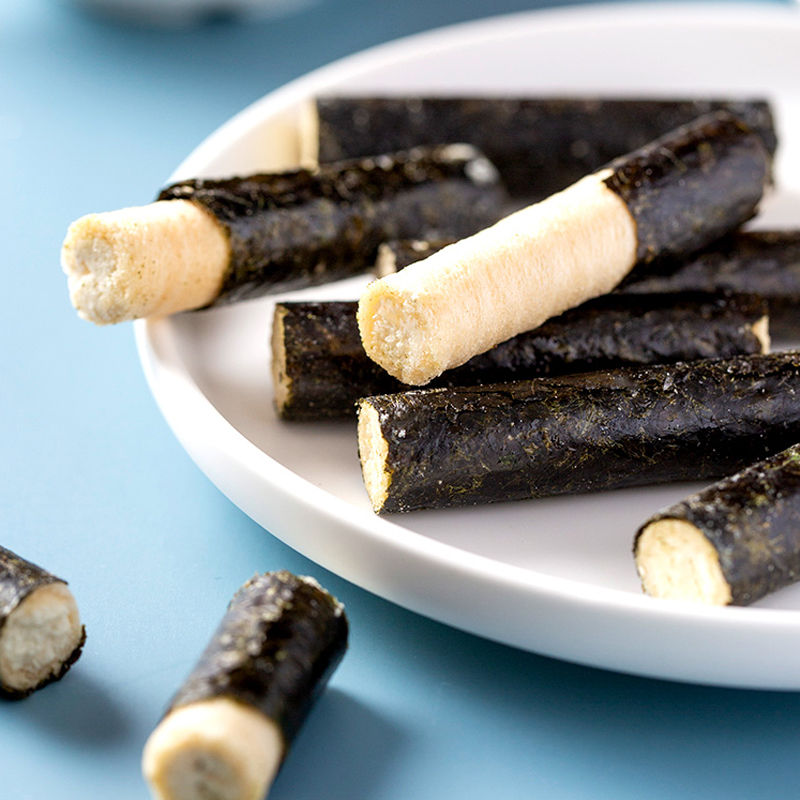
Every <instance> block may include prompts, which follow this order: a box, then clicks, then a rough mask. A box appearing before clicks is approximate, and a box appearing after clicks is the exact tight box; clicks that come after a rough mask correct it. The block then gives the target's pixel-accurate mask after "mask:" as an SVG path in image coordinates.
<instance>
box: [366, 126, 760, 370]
mask: <svg viewBox="0 0 800 800" xmlns="http://www.w3.org/2000/svg"><path fill="white" fill-rule="evenodd" d="M770 172H771V158H770V155H769V152H768V150H767V149H766V148H765V146H764V143H763V140H762V139H761V137H760V136H759V135H758V134H756V133H754V132H753V131H752V130H751V129H750V128H748V127H747V126H746V125H745V124H744V123H742V122H741V121H739V120H738V119H736V118H734V117H732V116H731V115H730V114H727V113H724V112H718V113H715V114H709V115H707V116H705V117H701V118H700V119H698V120H696V121H695V122H694V123H692V124H690V125H687V126H685V127H682V128H679V129H677V130H675V131H673V132H671V133H670V134H668V135H667V136H665V137H663V138H661V139H658V140H656V141H654V142H651V143H650V144H648V145H647V146H645V147H644V148H641V149H640V150H638V151H635V152H633V153H631V154H628V155H627V156H624V157H621V158H619V159H617V160H616V161H614V162H613V163H612V164H611V165H610V166H608V167H605V168H603V169H601V170H599V171H598V172H596V173H592V174H591V175H588V176H586V177H585V178H582V179H581V180H579V181H578V182H577V183H575V184H573V185H572V186H570V187H569V188H568V189H565V190H564V191H563V192H559V193H558V194H555V195H551V196H550V197H549V198H547V199H546V200H543V201H541V202H540V203H535V204H533V205H530V206H528V207H527V208H524V209H522V210H520V211H517V212H515V213H513V214H511V215H509V216H507V217H505V218H503V219H502V220H500V221H499V222H498V223H496V224H495V225H493V226H491V227H489V228H486V229H484V230H482V231H480V232H479V233H477V234H475V235H474V236H471V237H468V238H466V239H462V240H461V241H458V242H456V243H454V244H452V245H449V246H448V247H445V248H444V249H442V250H440V251H439V252H437V253H434V254H433V255H431V256H429V257H428V258H426V259H423V260H422V261H418V262H416V263H415V264H411V265H410V266H408V267H406V268H405V269H403V270H401V271H400V272H397V273H395V274H392V275H388V276H386V277H385V278H380V279H379V280H376V281H373V282H372V283H371V284H369V285H368V286H367V288H366V289H365V290H364V292H363V293H362V296H361V299H360V302H359V310H358V320H359V328H360V331H361V338H362V341H363V343H364V349H365V350H366V352H367V354H368V355H369V357H370V358H372V359H373V360H374V361H376V362H377V363H378V364H380V365H381V366H382V367H383V368H384V369H385V370H386V371H387V372H389V373H390V374H392V375H393V376H394V377H396V378H398V379H399V380H401V381H403V382H404V383H409V384H417V385H421V384H425V383H427V382H428V381H430V380H431V379H432V378H434V377H436V376H437V375H440V374H441V373H442V372H444V371H445V370H447V369H452V368H453V367H456V366H460V365H461V364H463V363H464V362H466V361H468V360H469V359H470V358H472V357H473V356H474V355H477V354H478V353H482V352H485V351H486V350H488V349H489V348H491V347H493V346H495V345H496V344H498V343H499V342H501V341H505V340H506V339H509V338H511V337H512V336H516V335H517V334H519V333H522V332H524V331H527V330H531V329H533V328H535V327H537V326H538V325H541V324H542V322H544V321H545V320H546V319H548V318H550V317H553V316H555V315H557V314H560V313H562V312H563V311H565V310H566V309H568V308H572V307H574V306H577V305H579V304H580V303H582V302H585V301H586V300H589V299H591V298H592V297H597V296H599V295H602V294H606V293H608V292H610V291H611V290H612V289H613V288H614V287H615V286H617V285H618V284H619V283H620V282H621V281H622V279H623V278H624V277H625V276H626V275H627V274H628V273H629V272H630V271H631V269H632V268H633V266H634V265H635V264H637V263H649V262H652V261H654V260H656V259H661V258H666V257H674V258H680V257H683V256H685V255H687V254H689V253H691V252H693V251H695V250H698V249H700V248H701V247H703V246H706V245H708V244H710V243H711V242H712V241H714V240H715V239H717V238H719V237H720V236H722V235H723V234H725V233H728V232H730V231H731V230H732V229H735V228H737V227H738V226H739V225H741V224H742V223H743V222H745V221H746V220H748V219H750V218H751V217H752V216H753V215H754V214H755V212H756V210H757V207H758V204H759V202H760V200H761V197H762V195H763V192H764V190H765V188H766V186H767V185H768V184H769V180H770Z"/></svg>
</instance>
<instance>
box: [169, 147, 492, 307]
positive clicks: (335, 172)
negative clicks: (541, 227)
mask: <svg viewBox="0 0 800 800" xmlns="http://www.w3.org/2000/svg"><path fill="white" fill-rule="evenodd" d="M158 199H159V200H174V199H184V200H191V201H193V202H195V203H198V204H199V205H201V206H203V207H204V208H206V209H207V210H208V211H210V212H211V213H212V214H213V215H214V216H215V217H216V219H217V220H218V221H219V222H220V223H221V224H222V225H223V226H224V227H225V229H226V230H227V231H228V234H229V238H230V244H231V263H230V267H229V269H228V272H227V275H226V278H225V281H224V285H223V287H222V290H221V292H220V295H219V297H218V298H217V299H216V300H215V301H214V304H217V303H227V302H233V301H237V300H244V299H247V298H250V297H258V296H259V295H262V294H266V293H268V292H275V291H283V290H287V289H298V288H303V287H305V286H315V285H319V284H322V283H327V282H329V281H333V280H338V279H341V278H346V277H350V276H352V275H357V274H361V273H363V272H365V271H366V270H368V269H370V268H371V267H372V266H373V264H374V262H375V256H376V254H377V250H378V246H379V245H380V244H381V243H382V242H384V241H386V240H388V239H407V238H421V239H424V238H438V237H442V236H446V237H449V236H452V237H455V238H461V237H464V236H467V235H469V234H472V233H474V232H475V231H477V230H480V229H481V228H483V227H486V226H487V225H490V224H492V223H493V222H495V221H497V219H498V218H499V217H500V216H502V214H503V212H504V210H505V208H506V201H507V197H506V193H505V190H504V189H503V187H502V185H501V184H500V182H499V179H498V177H497V174H496V171H495V170H494V169H493V167H492V166H491V164H489V163H488V162H487V161H486V159H485V158H484V157H483V156H482V155H481V154H479V153H478V152H477V151H476V150H475V149H474V148H472V147H469V146H466V145H465V146H463V147H431V148H416V149H414V150H411V151H408V152H404V153H394V154H391V155H383V156H379V157H376V158H374V159H361V160H358V161H348V162H340V163H337V164H330V165H325V166H323V167H321V168H320V169H319V171H315V172H311V171H308V170H297V171H293V172H287V173H280V174H264V175H251V176H246V177H238V178H230V179H226V180H193V181H183V182H181V183H177V184H174V185H173V186H170V187H167V188H166V189H164V191H162V192H161V194H160V195H159V198H158Z"/></svg>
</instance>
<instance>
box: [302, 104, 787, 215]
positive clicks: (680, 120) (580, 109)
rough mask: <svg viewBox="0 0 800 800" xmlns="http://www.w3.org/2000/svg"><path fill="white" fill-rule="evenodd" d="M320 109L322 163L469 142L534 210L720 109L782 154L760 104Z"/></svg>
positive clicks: (340, 106) (766, 110)
mask: <svg viewBox="0 0 800 800" xmlns="http://www.w3.org/2000/svg"><path fill="white" fill-rule="evenodd" d="M316 109H317V116H318V120H319V132H318V140H319V141H318V147H319V160H320V161H321V162H328V161H337V160H339V159H342V158H354V157H359V156H366V155H374V154H375V153H381V152H385V151H390V150H400V149H403V148H407V147H410V146H414V145H418V144H437V143H440V142H462V141H463V142H470V143H472V144H474V145H476V146H477V147H479V148H480V149H481V150H482V151H483V152H485V153H486V154H487V156H488V157H489V158H490V159H491V160H492V161H493V163H494V164H495V165H496V166H497V168H498V169H499V170H500V173H501V174H502V176H503V180H504V182H505V183H506V185H507V186H508V188H509V191H510V193H511V194H512V195H515V196H518V197H523V198H525V200H526V201H527V202H534V201H536V200H541V199H543V198H545V197H547V196H548V195H550V194H553V193H554V192H557V191H560V190H561V189H565V188H566V187H567V186H569V185H570V184H571V183H574V182H575V181H576V180H578V179H579V178H581V177H583V176H584V175H586V174H588V173H590V172H594V171H595V170H596V169H598V168H599V167H601V166H603V165H604V164H606V163H608V162H609V161H611V160H612V159H614V158H616V157H617V156H621V155H622V154H623V153H629V152H631V151H633V150H636V149H638V148H639V147H642V146H643V145H645V144H646V143H647V142H650V141H652V140H653V139H656V138H657V137H659V136H661V135H663V134H665V133H666V132H667V131H670V130H672V129H673V128H677V127H679V126H680V125H683V124H685V123H687V122H689V121H690V120H692V119H695V118H696V117H699V116H702V115H703V114H705V113H708V112H709V111H714V110H718V109H727V110H729V111H731V112H732V113H734V114H736V115H737V116H739V117H740V118H741V119H742V120H744V121H745V122H746V123H747V124H748V125H749V126H750V127H752V128H753V129H754V130H756V131H758V132H759V134H760V135H761V136H762V137H763V140H764V143H765V145H766V147H767V149H769V150H770V151H771V152H774V150H775V147H776V135H775V130H774V124H773V118H772V113H771V110H770V107H769V104H768V103H767V102H766V101H765V100H761V99H753V100H749V99H747V100H735V99H734V100H726V99H686V98H675V99H669V98H664V99H652V98H651V99H646V98H642V99H637V98H598V97H587V98H578V97H573V98H533V97H422V98H420V97H320V98H317V100H316Z"/></svg>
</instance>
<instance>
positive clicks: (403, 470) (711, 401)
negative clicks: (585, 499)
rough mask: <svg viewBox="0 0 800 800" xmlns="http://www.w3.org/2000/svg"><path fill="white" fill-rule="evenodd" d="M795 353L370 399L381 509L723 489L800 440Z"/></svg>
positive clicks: (799, 365)
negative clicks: (703, 485)
mask: <svg viewBox="0 0 800 800" xmlns="http://www.w3.org/2000/svg"><path fill="white" fill-rule="evenodd" d="M799 393H800V353H789V352H787V353H774V354H770V355H752V356H738V357H734V358H731V359H713V360H705V361H697V362H692V363H686V362H681V363H678V364H674V365H659V366H649V367H641V368H633V369H619V370H608V371H604V372H591V373H586V374H583V375H570V376H564V377H560V378H538V379H534V380H531V381H516V382H513V383H507V384H495V385H490V386H482V387H475V388H460V389H421V390H416V391H409V392H404V393H399V394H390V395H380V396H378V397H372V398H366V399H365V400H363V401H362V403H367V404H370V405H371V406H373V407H374V409H375V410H376V412H377V415H378V418H379V420H380V424H381V429H382V433H383V436H384V438H385V439H386V441H387V443H388V457H387V461H386V469H387V471H388V473H389V475H390V486H389V494H388V498H387V500H386V503H385V505H384V507H383V508H382V509H381V510H382V511H384V512H390V511H411V510H414V509H418V508H437V507H447V506H459V505H471V504H477V503H492V502H499V501H503V500H521V499H524V498H534V497H547V496H551V495H563V494H576V493H581V492H592V491H600V490H608V489H619V488H623V487H626V486H642V485H650V484H658V483H664V482H670V481H681V480H693V481H696V480H707V479H716V478H719V477H722V476H724V475H728V474H731V473H733V472H735V471H736V470H738V469H741V468H742V467H744V466H746V465H747V464H750V463H752V462H754V461H757V460H758V459H761V458H765V457H767V456H770V455H772V454H774V453H777V452H778V451H780V450H782V449H784V448H786V447H789V446H791V445H792V444H794V443H796V442H797V441H800V402H798V394H799Z"/></svg>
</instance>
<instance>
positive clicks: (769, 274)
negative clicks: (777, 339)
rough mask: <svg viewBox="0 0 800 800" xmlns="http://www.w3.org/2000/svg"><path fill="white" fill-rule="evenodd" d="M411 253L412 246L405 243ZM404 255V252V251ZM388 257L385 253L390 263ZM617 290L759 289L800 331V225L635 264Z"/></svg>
mask: <svg viewBox="0 0 800 800" xmlns="http://www.w3.org/2000/svg"><path fill="white" fill-rule="evenodd" d="M402 252H403V256H404V257H405V258H408V257H409V253H410V252H413V251H412V250H411V249H410V248H404V249H403V251H402ZM401 257H402V256H401ZM387 262H388V257H387V256H386V255H384V256H383V260H382V263H384V264H386V263H387ZM617 291H619V292H623V293H626V294H649V293H651V292H685V291H689V292H714V291H730V292H744V293H753V294H757V295H759V296H760V297H763V298H764V299H765V300H766V302H767V306H768V308H769V324H770V331H771V333H773V334H774V335H777V336H783V337H792V336H798V335H800V230H769V231H766V230H758V231H737V232H736V233H732V234H730V235H728V236H725V237H723V238H722V239H720V240H719V241H717V242H714V243H713V244H711V245H710V246H709V247H707V248H704V249H703V250H701V251H700V252H698V253H695V254H694V255H692V256H691V257H690V258H687V259H666V260H665V261H663V262H659V263H658V264H651V265H647V266H645V267H643V268H640V267H635V268H634V269H633V270H632V271H631V273H630V274H629V275H628V276H627V277H626V278H625V279H624V280H623V282H622V284H621V285H620V286H619V287H618V288H617Z"/></svg>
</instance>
